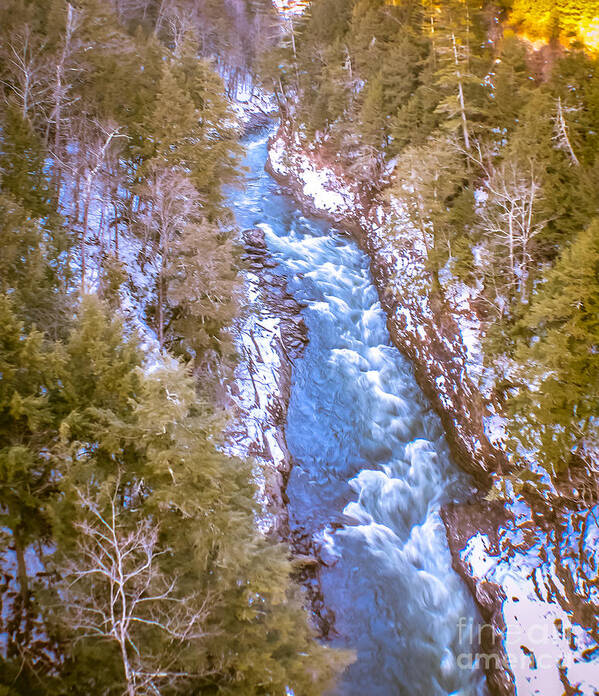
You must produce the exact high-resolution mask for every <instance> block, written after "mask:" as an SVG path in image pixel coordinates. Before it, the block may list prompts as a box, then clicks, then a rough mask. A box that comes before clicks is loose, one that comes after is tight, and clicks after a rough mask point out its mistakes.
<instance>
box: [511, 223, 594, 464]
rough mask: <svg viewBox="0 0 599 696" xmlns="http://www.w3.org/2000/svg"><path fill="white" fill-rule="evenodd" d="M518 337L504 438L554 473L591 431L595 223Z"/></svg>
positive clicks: (547, 285) (563, 259) (556, 270)
mask: <svg viewBox="0 0 599 696" xmlns="http://www.w3.org/2000/svg"><path fill="white" fill-rule="evenodd" d="M519 330H520V331H522V332H523V333H524V336H523V337H522V338H521V339H519V341H518V347H517V353H516V358H517V361H518V364H519V365H520V367H519V369H518V376H519V383H518V387H519V389H518V394H517V396H514V397H512V398H511V400H510V401H509V402H508V411H509V412H511V413H512V414H513V421H512V425H511V432H512V436H513V438H514V440H515V441H516V442H519V443H521V444H522V445H523V446H524V447H525V448H531V447H532V448H533V449H534V450H535V451H538V453H539V457H540V462H541V464H543V465H544V466H546V467H547V468H548V469H550V470H552V471H553V472H557V471H559V470H560V469H563V468H564V467H565V466H567V465H568V464H569V463H570V461H571V458H572V456H573V455H576V454H577V452H578V450H579V448H581V446H582V445H583V444H584V442H585V439H586V438H589V437H591V434H592V433H593V431H594V429H595V431H596V426H597V415H598V413H599V401H598V398H597V394H598V386H599V353H598V351H597V346H598V345H599V221H597V220H595V221H593V222H592V223H591V225H589V227H588V228H587V229H586V230H584V231H583V232H581V233H580V234H579V235H578V236H577V237H576V239H575V241H574V242H573V243H572V245H571V246H570V247H569V248H566V249H565V250H564V251H563V253H562V255H561V256H560V258H559V259H558V261H557V262H556V264H555V266H554V267H553V268H552V269H551V270H550V271H548V272H547V274H546V276H545V279H544V282H543V284H542V285H541V286H540V288H539V289H538V291H537V292H536V294H535V297H534V299H533V302H532V306H531V309H530V311H529V312H528V313H527V314H526V316H525V317H524V319H523V320H522V322H521V324H520V325H519ZM595 436H596V432H595Z"/></svg>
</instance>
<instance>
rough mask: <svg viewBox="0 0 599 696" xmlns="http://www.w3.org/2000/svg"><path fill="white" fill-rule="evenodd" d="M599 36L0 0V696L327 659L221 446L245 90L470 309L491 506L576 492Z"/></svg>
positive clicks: (594, 323)
mask: <svg viewBox="0 0 599 696" xmlns="http://www.w3.org/2000/svg"><path fill="white" fill-rule="evenodd" d="M598 17H599V3H598V2H591V1H586V2H585V1H584V0H557V1H555V0H543V1H533V0H496V1H495V2H490V1H487V0H313V2H311V3H310V7H309V8H308V10H307V11H306V12H304V13H303V14H296V15H291V18H290V19H289V20H288V22H287V25H288V29H289V31H287V32H286V31H284V30H283V29H282V28H281V25H280V19H279V18H278V17H277V14H276V11H275V8H274V6H273V4H272V2H271V1H270V0H71V1H68V0H47V1H45V0H3V2H2V3H1V5H0V323H1V326H2V332H1V334H0V518H1V525H0V559H1V561H0V569H1V580H0V597H1V601H2V611H1V612H0V623H1V628H0V634H1V636H2V640H1V641H0V696H18V695H23V696H25V695H27V696H45V695H50V694H51V695H61V694H65V695H66V694H69V695H78V694H81V695H83V694H92V695H95V694H106V695H110V696H112V695H114V696H117V695H118V694H123V693H125V694H127V696H137V695H142V694H165V695H168V694H179V693H181V694H241V695H242V696H252V695H253V694H256V695H266V694H269V695H273V696H278V695H281V696H283V695H285V696H288V695H289V694H295V695H296V696H311V695H314V696H316V695H317V694H324V693H328V690H329V689H330V688H331V685H332V684H333V683H334V681H335V679H336V677H337V675H338V674H339V672H340V671H341V670H342V669H343V668H344V667H345V666H346V665H347V663H348V662H349V661H350V660H351V656H349V655H348V654H347V653H345V652H344V651H341V650H335V649H333V648H332V647H330V646H329V645H328V644H326V643H325V642H323V641H319V640H317V637H316V631H315V629H314V626H313V622H312V621H311V619H310V616H309V613H310V612H309V608H307V606H306V604H307V603H306V598H305V591H304V589H303V588H302V586H301V583H299V582H298V580H297V576H296V574H294V572H293V565H292V563H291V561H290V552H289V546H288V544H287V543H286V542H285V541H282V540H281V539H278V538H271V537H270V536H268V535H267V536H265V535H263V534H262V533H261V532H260V530H259V528H258V525H257V522H256V520H257V518H258V517H259V515H260V510H259V502H258V501H257V496H256V484H255V481H254V476H253V473H252V462H251V461H250V460H244V459H242V458H239V457H234V456H231V455H230V454H228V453H227V450H226V447H225V444H224V443H225V439H226V431H227V424H228V420H229V415H228V413H227V399H226V393H227V386H228V385H229V384H230V382H231V380H232V379H233V372H234V369H235V365H236V362H237V360H238V357H239V356H238V355H237V350H236V346H235V340H234V331H233V328H234V326H235V323H236V322H237V321H238V320H239V318H240V317H241V316H242V315H243V313H244V312H245V302H246V298H245V297H244V283H243V272H244V263H245V262H244V258H243V248H242V244H241V242H240V235H239V232H240V230H238V229H237V228H236V225H235V223H234V218H233V214H232V211H231V210H230V209H229V208H228V207H227V203H226V197H225V195H224V189H225V187H228V186H236V185H237V186H239V185H241V184H240V181H241V177H242V175H243V171H242V165H241V158H242V155H243V145H242V138H241V136H242V127H241V125H240V122H239V119H238V114H237V112H236V111H235V108H234V103H233V102H234V98H235V95H236V92H237V90H238V89H239V88H240V87H243V85H244V84H246V83H247V82H249V83H252V82H253V83H255V84H260V86H261V88H262V89H263V91H264V93H266V94H273V95H274V97H275V99H276V102H277V104H278V108H279V114H280V118H281V120H282V121H284V122H285V123H286V124H288V126H289V127H290V128H292V130H293V133H294V134H295V135H297V137H298V138H299V142H300V143H301V146H302V147H304V148H305V149H306V150H310V149H315V148H316V149H318V150H319V152H321V153H323V156H325V157H327V158H328V159H329V160H330V161H331V162H334V166H335V167H338V168H339V169H341V170H343V171H344V172H345V173H346V175H347V176H348V177H350V178H351V180H352V181H353V182H355V183H356V184H357V185H358V186H359V188H360V191H361V194H362V195H363V197H364V199H366V200H368V201H370V202H373V201H377V203H378V202H381V203H382V205H385V206H396V207H397V209H401V211H402V215H403V218H402V219H404V220H405V219H408V220H409V222H410V225H411V228H412V229H413V230H414V231H415V234H417V235H418V238H419V242H420V243H421V244H422V246H423V248H424V249H425V252H426V278H425V285H426V291H427V292H428V293H430V294H431V295H432V296H437V297H439V298H441V299H442V298H443V296H444V295H445V294H448V293H449V292H451V290H452V288H455V287H458V286H462V285H465V286H467V287H470V288H475V289H477V291H479V292H478V300H477V313H478V316H479V317H480V319H481V322H482V326H483V329H484V331H483V335H484V342H483V351H484V361H485V366H486V367H487V368H488V369H489V370H490V371H491V373H492V374H493V379H494V398H495V399H496V403H497V407H498V409H500V412H501V414H502V415H504V416H505V417H506V419H507V423H508V436H509V441H508V444H507V449H508V453H509V461H510V465H511V466H510V469H509V471H508V472H506V473H505V477H504V480H505V482H506V484H509V485H511V486H522V485H523V482H524V481H528V482H529V483H530V482H533V483H534V482H535V481H537V483H538V480H537V479H536V478H535V476H536V474H535V472H531V471H530V470H529V468H528V466H529V462H530V458H531V452H532V453H534V457H535V458H536V459H537V460H538V461H539V462H541V464H542V466H543V467H544V468H545V469H546V470H547V471H548V472H550V474H551V476H553V477H555V478H558V477H559V476H564V475H569V474H568V472H570V471H574V470H576V469H585V471H587V472H588V473H589V475H590V477H591V478H590V480H591V481H593V482H594V483H595V484H596V482H597V477H599V470H598V469H597V448H598V447H599V431H598V423H599V421H598V416H599V19H598ZM384 234H385V235H387V238H388V240H390V242H391V243H392V244H393V243H397V244H400V243H401V241H400V239H399V238H398V237H396V233H395V225H393V224H392V225H389V226H388V228H386V229H385V230H384ZM587 493H588V492H584V495H587ZM573 495H574V494H573ZM589 495H590V497H591V502H592V503H593V504H594V503H596V499H597V487H596V485H595V490H594V491H593V490H591V491H590V493H589ZM594 620H595V624H596V618H595V619H594Z"/></svg>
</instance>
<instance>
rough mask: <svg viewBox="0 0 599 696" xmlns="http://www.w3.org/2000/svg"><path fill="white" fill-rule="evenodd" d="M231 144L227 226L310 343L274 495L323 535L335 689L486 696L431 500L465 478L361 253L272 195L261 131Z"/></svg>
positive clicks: (451, 494) (350, 693) (460, 491)
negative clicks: (236, 146)
mask: <svg viewBox="0 0 599 696" xmlns="http://www.w3.org/2000/svg"><path fill="white" fill-rule="evenodd" d="M246 145H247V155H246V159H245V163H244V164H245V166H246V167H247V175H246V182H245V187H244V189H243V190H240V189H238V190H234V191H232V192H230V193H229V203H230V205H231V207H232V208H233V209H234V211H235V215H236V219H237V223H238V224H239V226H240V227H241V228H250V227H256V226H260V227H261V228H262V229H263V230H264V232H265V235H266V241H267V245H268V247H269V250H270V252H271V253H272V255H273V257H274V259H275V260H276V261H277V262H278V270H277V272H279V273H281V274H282V275H284V276H286V278H287V280H288V287H289V290H290V292H292V293H293V295H294V296H295V297H296V298H297V300H298V301H299V302H301V303H303V304H305V305H307V307H306V309H305V310H304V319H305V322H306V325H307V327H308V331H309V344H308V346H307V347H306V350H305V352H304V354H303V357H302V358H301V359H300V360H298V361H296V363H295V365H294V367H293V380H292V388H291V399H290V403H289V411H288V418H287V429H286V434H287V442H288V445H289V450H290V452H291V454H292V456H293V459H294V468H293V470H292V473H291V475H290V478H289V483H288V488H287V494H288V496H289V517H290V525H291V527H292V528H294V527H297V528H300V529H305V530H306V531H308V532H310V533H313V534H315V535H316V537H317V538H318V539H320V540H321V541H322V543H323V545H325V547H326V557H327V560H328V563H329V564H330V565H329V566H327V567H324V568H323V570H322V590H323V595H324V600H325V604H326V605H327V607H329V608H330V609H331V610H332V611H333V612H334V615H335V619H336V620H335V629H336V635H335V636H334V638H333V642H334V644H336V645H340V646H343V647H349V648H352V649H353V650H355V652H356V655H357V659H356V661H355V662H354V663H353V664H352V665H351V666H350V667H349V668H348V669H347V670H346V672H345V673H344V674H343V676H342V678H341V681H340V684H339V687H338V689H337V691H336V692H335V693H336V696H437V695H448V694H464V695H466V694H468V695H470V694H472V695H474V694H477V695H478V694H485V693H486V690H485V686H484V679H483V677H482V675H481V673H480V671H478V670H473V669H469V668H468V667H467V666H465V665H466V663H467V662H468V659H467V657H466V656H467V655H468V654H469V653H471V652H472V650H473V645H472V641H471V636H472V634H474V635H475V634H476V632H477V631H476V628H477V626H478V622H479V618H478V614H477V610H476V607H475V605H474V603H473V600H472V598H471V596H470V595H469V593H468V590H467V588H466V587H465V585H464V583H463V582H462V580H461V579H460V578H459V576H458V575H457V574H456V573H455V572H454V571H453V569H452V567H451V556H450V553H449V549H448V546H447V540H446V536H445V530H444V527H443V523H442V521H441V517H440V512H439V511H440V508H441V506H442V505H443V504H444V503H445V502H447V501H449V500H455V499H460V498H463V497H464V496H465V495H466V494H467V492H468V490H469V482H468V479H467V477H466V476H465V474H463V473H462V472H461V471H460V470H459V469H458V468H457V467H456V466H455V464H454V463H453V462H452V461H451V457H450V455H449V450H448V447H447V443H446V441H445V438H444V434H443V430H442V427H441V423H440V420H439V418H438V417H437V416H436V414H435V413H434V412H433V411H432V410H431V408H430V406H429V404H428V403H427V401H426V399H425V397H424V395H423V394H422V392H421V391H420V389H419V388H418V386H417V384H416V382H415V379H414V375H413V371H412V368H411V365H410V363H409V362H408V361H407V360H406V359H405V358H404V357H403V356H402V355H401V354H400V352H399V351H398V350H397V349H396V348H395V347H394V346H392V344H391V341H390V338H389V334H388V331H387V328H386V319H385V315H384V313H383V311H382V309H381V307H380V304H379V302H378V298H377V292H376V289H375V287H374V286H373V284H372V279H371V276H370V272H369V264H368V258H367V257H366V255H365V254H364V253H363V252H362V251H361V250H360V249H359V248H358V246H357V245H356V243H355V242H354V241H353V240H352V239H351V238H350V237H349V236H347V235H346V234H345V233H342V232H341V231H339V230H335V229H333V228H331V226H330V225H328V224H326V223H324V222H322V221H320V220H317V219H311V218H308V217H306V216H305V215H303V214H302V211H301V210H300V209H299V208H298V205H297V203H296V202H294V200H293V199H292V198H290V197H289V196H288V195H285V194H284V193H283V192H281V191H280V189H279V187H278V185H277V184H276V182H275V181H274V180H273V179H272V178H271V177H270V176H269V175H268V174H267V173H266V172H265V171H264V164H265V161H266V157H267V137H266V136H265V135H264V133H262V134H260V135H255V136H252V137H251V138H249V139H248V141H247V142H246ZM472 626H474V631H473V630H472V628H471V627H472ZM296 696H301V694H296Z"/></svg>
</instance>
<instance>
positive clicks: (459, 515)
mask: <svg viewBox="0 0 599 696" xmlns="http://www.w3.org/2000/svg"><path fill="white" fill-rule="evenodd" d="M268 170H269V171H270V173H271V174H272V175H273V176H274V178H275V179H276V180H277V181H278V182H279V183H280V184H282V185H284V186H285V187H286V188H287V189H288V190H289V191H290V192H291V193H292V194H293V195H294V196H295V197H296V198H297V199H298V200H299V201H300V203H301V204H302V206H303V207H304V208H305V209H306V210H307V211H308V212H309V213H311V214H313V215H319V216H322V217H325V218H326V219H328V220H330V221H331V222H333V223H334V224H336V225H337V226H339V227H342V228H345V229H347V230H348V231H350V232H351V233H352V234H353V235H354V237H355V238H356V239H357V241H358V243H359V244H360V245H361V246H362V248H363V249H364V250H365V251H366V253H367V254H368V255H369V257H370V259H371V269H372V275H373V278H374V281H375V284H376V286H377V289H378V292H379V297H380V300H381V305H382V306H383V308H384V309H385V311H386V313H387V317H388V327H389V332H390V334H391V337H392V340H393V342H394V343H395V345H396V346H397V347H398V348H399V349H400V350H401V351H402V352H403V353H404V354H405V355H406V356H407V357H408V358H409V359H410V360H411V362H412V364H413V365H414V369H415V374H416V377H417V379H418V382H419V384H420V386H421V387H422V389H423V390H424V391H425V393H426V395H427V397H428V398H429V399H430V401H431V403H432V404H433V406H434V408H435V409H436V410H437V412H438V413H439V415H440V416H441V419H442V422H443V425H444V428H445V431H446V433H447V438H448V441H449V443H450V446H451V450H452V454H453V456H454V458H455V460H456V461H457V462H458V463H459V464H460V465H461V466H462V467H463V468H464V469H465V470H466V471H468V472H469V473H470V474H471V475H472V476H473V478H474V480H475V481H476V483H477V486H478V493H477V494H476V495H475V496H474V498H473V499H472V500H471V501H469V502H468V503H467V504H462V505H450V506H447V507H446V508H445V510H444V514H443V520H444V523H445V526H446V530H447V536H448V541H449V545H450V549H451V551H452V557H453V565H454V568H455V569H456V571H457V572H458V573H459V574H460V575H461V576H462V577H463V579H464V581H465V582H466V584H467V585H468V587H469V589H470V591H471V593H472V595H473V597H474V598H475V600H476V602H477V604H478V606H479V609H480V612H481V615H482V617H483V619H484V621H485V624H486V625H487V630H486V632H483V634H482V635H481V638H482V641H481V642H482V653H483V655H484V656H489V655H490V656H491V659H486V660H484V661H483V664H482V667H484V668H486V672H487V678H488V683H489V688H490V690H491V691H492V692H493V693H495V694H502V696H503V695H504V694H513V693H515V692H516V690H517V693H518V694H519V695H520V696H522V695H523V694H529V693H530V694H534V693H542V694H543V696H549V695H550V694H556V696H560V695H561V694H562V692H563V691H564V689H565V691H566V693H572V694H585V695H586V694H589V696H591V695H592V694H594V693H595V691H594V688H595V686H594V681H595V682H596V680H594V678H593V670H594V669H596V664H593V663H594V662H595V657H596V655H597V652H596V645H597V641H598V638H599V637H598V635H597V626H596V616H597V612H596V595H593V589H592V585H589V583H588V579H589V578H592V569H593V567H595V568H596V567H597V566H596V565H593V564H594V563H596V560H597V559H596V555H597V546H598V545H597V539H598V538H599V526H598V525H597V524H596V522H597V518H596V510H595V509H594V507H593V506H594V505H596V498H593V494H592V488H591V489H590V490H591V494H590V497H588V496H587V497H586V498H585V501H584V502H583V501H581V504H580V505H578V506H572V505H570V504H569V499H570V498H569V493H571V490H572V485H570V486H569V487H568V486H566V489H567V492H568V494H567V495H563V496H562V495H560V492H559V490H553V491H550V494H549V495H548V496H545V497H543V496H539V495H538V494H536V493H535V491H534V490H532V491H525V495H520V496H518V495H515V494H513V495H512V497H511V498H510V499H508V500H506V501H499V502H496V503H494V504H490V503H489V502H487V501H486V500H485V499H484V498H485V495H486V494H487V492H488V491H489V487H490V484H491V482H492V481H493V476H494V475H497V474H499V475H501V474H502V473H504V472H505V470H506V468H507V458H506V455H505V449H504V447H503V437H502V434H503V433H502V421H501V418H500V415H499V414H498V413H497V410H496V406H495V403H494V400H493V390H492V383H490V381H489V379H488V375H487V374H486V373H485V370H484V368H483V365H482V351H481V348H480V324H479V322H478V319H477V317H476V313H475V311H474V307H473V300H474V299H475V298H474V297H473V296H472V294H471V293H468V292H467V289H466V288H464V287H463V286H462V287H460V286H459V285H458V284H456V283H451V287H448V288H447V292H445V293H443V296H442V297H441V296H440V295H439V294H433V293H430V292H428V291H427V284H426V272H425V263H424V254H423V250H422V249H420V248H419V245H418V242H417V237H416V236H415V235H414V234H411V233H410V228H409V226H408V225H406V224H402V219H401V211H398V210H395V209H393V205H392V203H391V204H389V203H387V204H383V203H382V202H380V201H376V202H375V201H372V200H369V199H368V198H367V197H365V196H364V195H363V194H362V192H360V191H359V190H357V189H356V188H355V187H354V186H353V185H352V183H351V182H349V181H347V179H346V178H345V177H344V175H343V172H342V171H340V170H339V169H338V168H337V167H336V166H335V164H334V162H330V161H326V160H325V159H324V158H323V156H322V153H321V152H318V151H316V150H309V149H304V148H303V147H302V145H301V143H300V142H299V139H298V138H297V137H296V136H295V135H294V134H292V133H291V132H290V131H289V130H288V129H286V128H285V127H284V126H283V127H281V128H280V129H279V131H278V133H277V135H276V136H275V137H274V138H273V140H272V141H271V143H270V158H269V163H268ZM389 229H393V230H395V234H396V239H395V240H394V244H393V246H392V247H391V245H389V244H388V242H387V241H386V239H387V238H388V231H389ZM397 238H399V240H400V242H401V243H400V244H398V243H397ZM590 484H591V486H592V481H591V482H590ZM566 489H565V492H566ZM585 490H587V489H586V488H585ZM572 549H577V552H576V554H575V555H576V558H575V559H572V560H573V562H574V563H576V562H578V568H579V570H578V571H577V570H572V568H566V572H564V567H563V566H564V558H565V556H567V555H571V550H572ZM585 569H586V570H585ZM570 571H571V572H570ZM585 577H587V581H586V582H585ZM583 607H586V609H584V608H583ZM533 628H534V630H536V631H537V636H536V637H535V636H533V635H532V634H531V629H533ZM539 636H541V637H542V640H539ZM572 636H574V637H575V639H571V638H572Z"/></svg>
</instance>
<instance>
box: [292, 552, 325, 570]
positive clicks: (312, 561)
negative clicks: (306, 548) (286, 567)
mask: <svg viewBox="0 0 599 696" xmlns="http://www.w3.org/2000/svg"><path fill="white" fill-rule="evenodd" d="M291 565H292V566H293V567H294V568H295V569H296V570H306V569H309V568H318V566H319V561H318V558H316V557H315V556H308V555H306V554H303V553H298V554H295V555H294V556H293V557H292V558H291Z"/></svg>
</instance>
